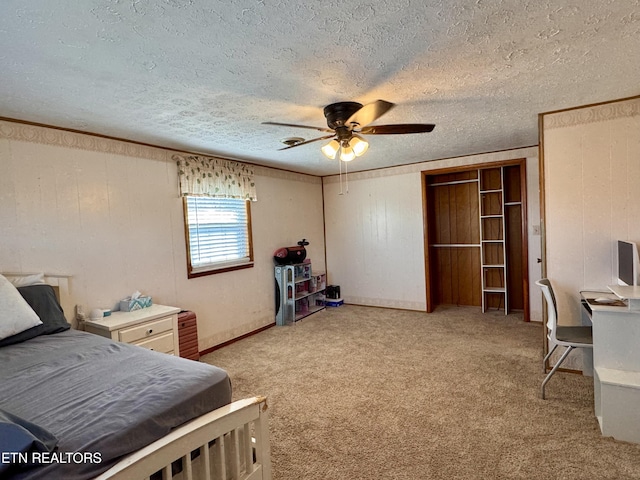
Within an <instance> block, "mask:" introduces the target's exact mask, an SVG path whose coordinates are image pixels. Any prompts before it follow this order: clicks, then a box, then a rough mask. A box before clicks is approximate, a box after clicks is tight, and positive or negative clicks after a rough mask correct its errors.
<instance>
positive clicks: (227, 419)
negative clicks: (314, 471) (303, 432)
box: [95, 397, 271, 480]
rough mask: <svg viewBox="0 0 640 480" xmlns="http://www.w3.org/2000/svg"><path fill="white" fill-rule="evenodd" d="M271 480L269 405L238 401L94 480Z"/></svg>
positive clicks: (255, 400)
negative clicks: (150, 479)
mask: <svg viewBox="0 0 640 480" xmlns="http://www.w3.org/2000/svg"><path fill="white" fill-rule="evenodd" d="M149 478H152V479H156V478H158V479H162V480H271V449H270V446H269V424H268V413H267V400H266V398H264V397H253V398H247V399H244V400H238V401H236V402H233V403H231V404H229V405H225V406H224V407H220V408H218V409H217V410H214V411H213V412H209V413H207V414H205V415H202V416H201V417H198V418H196V419H195V420H192V421H191V422H189V423H186V424H185V425H183V426H181V427H178V428H177V429H175V430H174V431H172V432H171V433H169V434H168V435H166V436H165V437H163V438H161V439H159V440H157V441H155V442H154V443H152V444H150V445H147V446H146V447H144V448H142V449H140V450H138V451H137V452H134V453H132V454H131V455H129V456H128V457H126V458H124V459H123V460H121V461H120V462H119V463H117V464H116V465H114V466H113V467H111V468H110V469H109V470H107V471H106V472H104V473H103V474H102V475H100V476H98V477H96V479H95V480H107V479H108V480H132V479H140V480H142V479H149Z"/></svg>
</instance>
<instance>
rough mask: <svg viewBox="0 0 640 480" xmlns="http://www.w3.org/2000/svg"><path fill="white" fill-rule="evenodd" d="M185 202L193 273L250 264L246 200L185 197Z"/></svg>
mask: <svg viewBox="0 0 640 480" xmlns="http://www.w3.org/2000/svg"><path fill="white" fill-rule="evenodd" d="M186 202H187V226H188V232H189V256H190V260H191V267H192V270H193V271H198V270H200V271H205V270H210V269H216V268H224V267H226V266H233V265H238V264H243V263H248V262H251V260H252V259H251V247H250V242H249V235H250V233H249V215H248V212H247V201H246V200H243V199H235V198H212V197H193V196H187V197H186Z"/></svg>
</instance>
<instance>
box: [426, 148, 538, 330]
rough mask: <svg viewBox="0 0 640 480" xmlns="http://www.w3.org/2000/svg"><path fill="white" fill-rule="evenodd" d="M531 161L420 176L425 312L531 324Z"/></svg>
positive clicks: (516, 161) (431, 171) (478, 166)
mask: <svg viewBox="0 0 640 480" xmlns="http://www.w3.org/2000/svg"><path fill="white" fill-rule="evenodd" d="M525 169H526V160H525V159H517V160H509V161H504V162H496V163H490V164H481V165H474V166H473V168H471V167H470V166H464V167H454V168H448V169H440V170H430V171H424V172H422V192H423V216H424V243H425V274H426V297H427V312H432V311H433V310H434V309H435V308H436V307H437V306H438V305H470V306H477V307H480V308H481V309H482V310H483V311H490V310H500V311H503V312H504V313H505V314H507V313H510V312H515V311H521V312H523V313H524V320H525V321H529V296H528V291H529V284H528V267H527V265H528V263H527V259H528V250H527V219H526V211H527V209H526V170H525Z"/></svg>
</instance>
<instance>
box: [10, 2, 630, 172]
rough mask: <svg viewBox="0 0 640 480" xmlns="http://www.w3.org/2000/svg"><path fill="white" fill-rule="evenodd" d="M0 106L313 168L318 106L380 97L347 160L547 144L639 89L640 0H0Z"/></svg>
mask: <svg viewBox="0 0 640 480" xmlns="http://www.w3.org/2000/svg"><path fill="white" fill-rule="evenodd" d="M0 46H1V48H0V68H1V71H0V116H1V117H8V118H14V119H19V120H25V121H30V122H36V123H42V124H47V125H53V126H57V127H63V128H69V129H74V130H81V131H86V132H92V133H98V134H102V135H107V136H113V137H118V138H123V139H130V140H135V141H139V142H144V143H149V144H153V145H158V146H163V147H168V148H174V149H179V150H186V151H193V152H201V153H208V154H212V155H219V156H224V157H229V158H235V159H240V160H246V161H249V162H253V163H256V164H261V165H268V166H274V167H280V168H285V169H288V170H293V171H297V172H303V173H313V174H318V175H329V174H335V173H337V171H338V165H337V163H336V162H335V161H329V160H327V159H326V158H325V157H324V156H323V155H322V154H321V152H320V146H322V144H323V143H324V142H318V143H313V144H310V145H304V146H300V147H296V148H293V149H290V150H287V151H277V149H278V148H281V147H282V146H283V144H282V143H281V140H282V139H283V138H286V137H291V136H299V137H303V138H305V139H307V140H308V139H311V138H314V137H317V136H321V135H323V134H322V133H320V132H315V131H313V130H304V129H294V128H288V127H275V126H268V125H261V122H263V121H275V122H287V123H301V124H306V125H315V126H319V127H324V126H326V122H325V119H324V116H323V113H322V109H323V107H324V106H325V105H327V104H329V103H333V102H336V101H344V100H353V101H359V102H361V103H367V102H370V101H373V100H376V99H384V100H387V101H390V102H393V103H395V104H396V107H395V108H394V109H392V110H391V111H390V112H388V113H387V114H386V115H384V116H383V117H382V118H380V119H379V120H377V121H376V122H375V124H386V123H405V122H407V123H435V124H436V129H435V130H434V131H433V132H432V133H424V134H416V135H403V136H396V135H390V136H382V135H376V136H373V135H372V136H369V137H368V140H369V142H370V145H371V146H370V149H369V151H368V152H367V153H366V154H365V155H364V156H362V157H360V158H357V159H356V160H354V161H353V162H351V164H350V165H349V168H350V171H355V170H368V169H372V168H380V167H384V166H390V165H400V164H406V163H414V162H422V161H425V160H432V159H438V158H445V157H452V156H460V155H467V154H472V153H480V152H488V151H495V150H502V149H509V148H516V147H522V146H530V145H535V144H537V142H538V129H537V114H538V113H541V112H546V111H551V110H557V109H562V108H568V107H573V106H578V105H584V104H589V103H597V102H602V101H607V100H613V99H617V98H623V97H628V96H635V95H639V94H640V82H639V81H638V79H640V0H624V1H623V0H619V1H616V0H599V1H596V0H558V1H540V0H530V1H526V0H475V1H471V0H466V1H463V0H458V1H456V0H447V1H431V0H374V1H362V0H351V1H344V0H329V1H314V2H311V1H302V0H232V1H225V2H221V1H212V0H56V1H51V0H30V1H27V2H25V1H24V0H2V2H1V3H0Z"/></svg>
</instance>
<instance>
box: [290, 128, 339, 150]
mask: <svg viewBox="0 0 640 480" xmlns="http://www.w3.org/2000/svg"><path fill="white" fill-rule="evenodd" d="M330 131H331V130H330ZM333 137H335V134H333V135H325V136H324V137H318V138H312V139H311V140H307V141H306V142H300V143H296V144H294V145H289V146H288V147H284V148H279V149H278V151H280V150H288V149H289V148H293V147H299V146H300V145H306V144H307V143H312V142H317V141H319V140H327V139H329V138H333Z"/></svg>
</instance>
